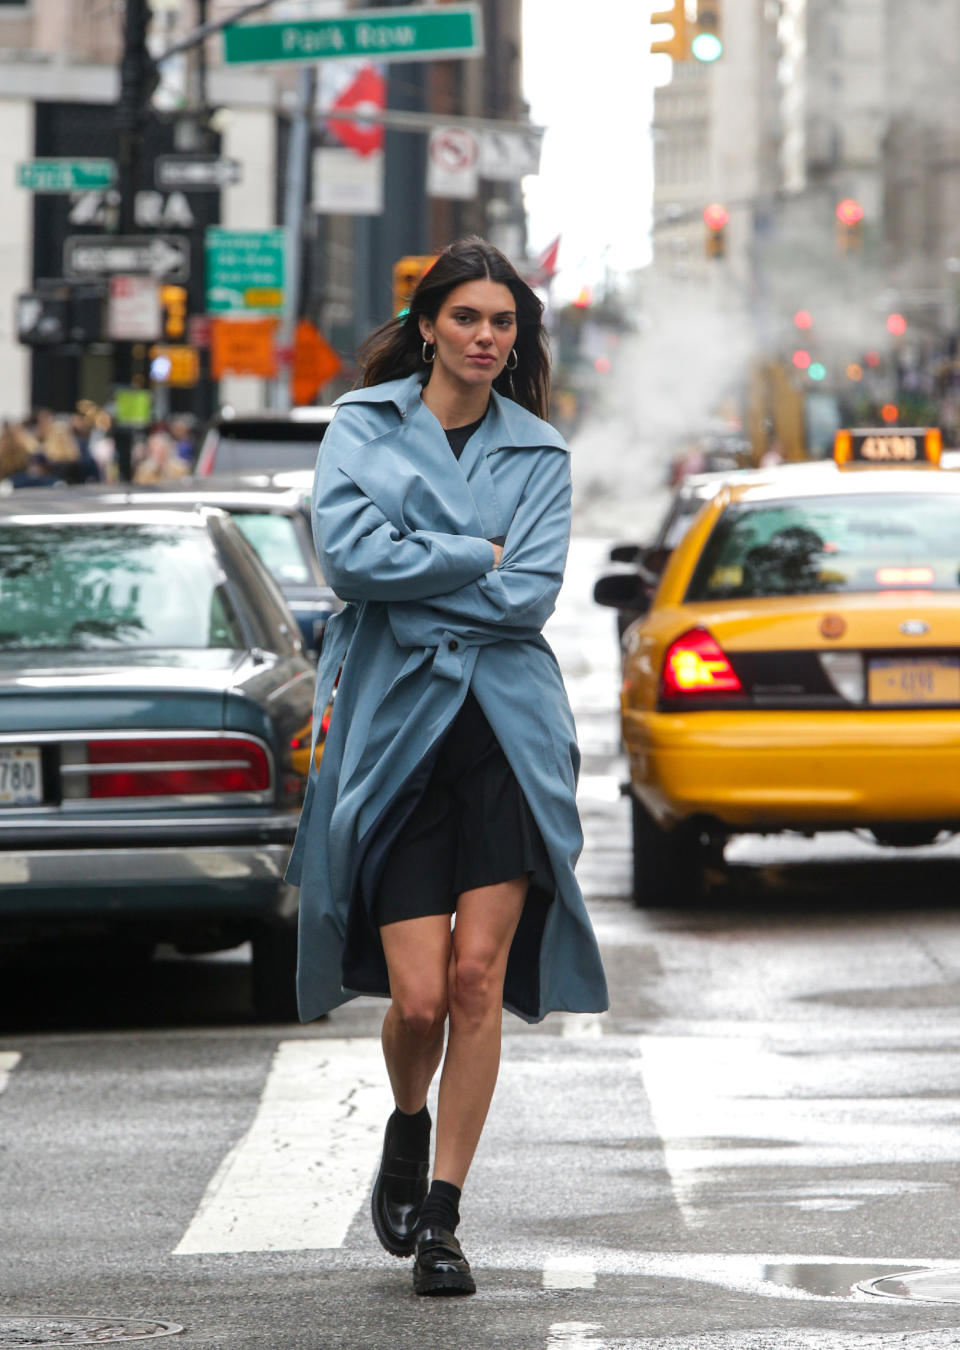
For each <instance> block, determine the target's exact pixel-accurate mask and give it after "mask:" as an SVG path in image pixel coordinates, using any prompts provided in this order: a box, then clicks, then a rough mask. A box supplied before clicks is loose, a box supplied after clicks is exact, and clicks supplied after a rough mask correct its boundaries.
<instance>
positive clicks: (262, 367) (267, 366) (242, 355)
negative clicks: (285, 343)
mask: <svg viewBox="0 0 960 1350" xmlns="http://www.w3.org/2000/svg"><path fill="white" fill-rule="evenodd" d="M276 328H277V321H276V319H214V320H213V322H212V323H211V325H210V373H211V375H212V376H213V378H214V379H215V380H219V379H222V378H223V376H224V375H259V376H261V377H262V378H263V379H272V378H273V377H274V376H275V375H276V373H277V356H276V352H275V350H274V346H273V337H274V333H275V332H276Z"/></svg>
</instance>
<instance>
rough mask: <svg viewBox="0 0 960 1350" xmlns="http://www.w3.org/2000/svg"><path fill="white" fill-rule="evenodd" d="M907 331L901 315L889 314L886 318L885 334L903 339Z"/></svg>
mask: <svg viewBox="0 0 960 1350" xmlns="http://www.w3.org/2000/svg"><path fill="white" fill-rule="evenodd" d="M906 331H907V321H906V319H905V318H904V317H903V315H902V314H890V315H888V316H887V332H888V333H890V334H892V336H893V337H903V335H904V333H905V332H906Z"/></svg>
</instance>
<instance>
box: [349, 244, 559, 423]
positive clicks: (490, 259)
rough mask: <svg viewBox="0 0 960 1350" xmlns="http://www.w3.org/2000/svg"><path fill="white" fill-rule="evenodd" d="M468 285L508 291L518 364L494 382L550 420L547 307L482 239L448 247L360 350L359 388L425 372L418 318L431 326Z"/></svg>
mask: <svg viewBox="0 0 960 1350" xmlns="http://www.w3.org/2000/svg"><path fill="white" fill-rule="evenodd" d="M467 281H496V282H499V283H500V284H502V285H504V286H507V287H509V289H510V292H511V294H512V295H513V299H514V303H515V304H516V307H517V340H516V342H515V343H514V349H515V351H516V353H517V365H516V368H515V369H514V370H502V371H501V372H500V374H499V375H498V376H497V378H496V379H495V380H494V382H493V387H494V389H496V391H497V393H498V394H504V395H505V396H506V397H507V398H512V399H514V400H515V402H517V403H519V404H520V405H521V407H524V408H526V409H528V411H529V412H532V413H535V414H536V415H537V416H538V417H544V418H545V417H546V416H547V412H548V408H549V402H550V353H549V347H548V344H547V334H546V330H545V329H544V326H543V305H542V304H541V303H540V301H539V300H538V299H537V297H536V295H535V294H534V292H533V291H532V290H531V289H530V287H529V286H528V285H527V283H526V282H525V281H524V279H523V277H521V275H520V273H519V272H518V271H517V269H516V268H515V267H514V265H513V263H512V262H511V261H510V260H509V258H507V257H505V256H504V255H503V254H502V253H501V252H500V250H499V249H497V248H494V247H493V245H492V244H488V243H487V241H486V240H485V239H481V238H480V237H479V236H478V235H471V236H470V237H469V238H466V239H457V240H456V241H455V242H454V243H452V244H448V246H447V247H446V248H445V249H444V250H443V252H442V253H441V254H440V255H439V256H438V258H437V261H436V262H435V263H434V264H433V266H432V267H431V268H430V270H429V272H426V273H425V274H424V275H423V276H422V277H421V278H420V281H419V282H418V284H417V288H416V290H415V291H414V292H413V295H412V296H411V297H410V308H409V309H408V310H407V312H406V314H398V315H396V317H394V318H392V319H389V320H388V321H387V322H386V323H385V324H381V326H380V327H379V328H378V329H377V330H376V331H375V332H373V333H371V334H370V336H369V337H368V338H367V340H366V342H364V344H363V346H362V347H361V348H360V352H359V360H360V384H361V385H362V386H363V385H369V384H382V383H383V382H384V381H385V380H399V379H402V378H403V377H404V376H406V375H415V374H417V373H418V372H421V373H426V372H427V371H428V369H429V367H427V366H425V365H424V362H423V357H422V355H421V349H422V345H423V338H422V336H421V334H420V318H421V316H422V317H424V318H427V319H429V320H430V321H431V323H432V322H433V321H434V320H435V319H436V317H437V314H438V313H439V311H440V307H441V305H442V304H443V302H444V300H446V298H447V296H448V295H449V294H450V292H451V291H452V290H453V289H454V288H455V287H456V286H462V285H463V284H464V282H467Z"/></svg>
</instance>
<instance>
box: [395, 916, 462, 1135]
mask: <svg viewBox="0 0 960 1350" xmlns="http://www.w3.org/2000/svg"><path fill="white" fill-rule="evenodd" d="M380 938H381V940H382V942H383V951H384V955H385V956H386V958H387V971H388V972H389V975H390V998H391V1003H390V1007H389V1008H388V1009H387V1014H386V1016H385V1017H384V1019H383V1030H382V1032H381V1036H380V1039H381V1042H382V1044H383V1057H384V1059H385V1060H386V1064H387V1073H388V1075H389V1077H390V1086H391V1087H392V1088H393V1097H394V1101H395V1102H396V1104H397V1106H398V1107H399V1108H400V1110H401V1111H405V1112H406V1113H407V1114H409V1115H412V1114H413V1113H414V1112H416V1111H419V1110H420V1108H421V1107H422V1106H423V1105H424V1103H425V1102H426V1100H427V1089H428V1088H429V1086H430V1084H431V1082H432V1081H433V1075H434V1074H435V1073H436V1071H437V1066H438V1065H439V1063H440V1057H441V1055H442V1054H443V1029H444V1023H445V1022H446V1018H447V971H448V967H449V965H450V951H451V935H450V916H449V915H448V914H431V915H429V916H427V917H426V918H422V919H401V920H400V921H399V922H398V923H388V924H384V926H383V927H382V928H381V929H380Z"/></svg>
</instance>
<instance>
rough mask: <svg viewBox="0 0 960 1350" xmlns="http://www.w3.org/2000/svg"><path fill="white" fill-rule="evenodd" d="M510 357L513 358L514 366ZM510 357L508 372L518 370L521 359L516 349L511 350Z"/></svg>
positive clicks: (508, 359)
mask: <svg viewBox="0 0 960 1350" xmlns="http://www.w3.org/2000/svg"><path fill="white" fill-rule="evenodd" d="M510 356H512V357H513V365H511V364H510ZM510 356H508V357H507V370H516V368H517V366H518V365H519V364H520V358H519V356H518V355H517V349H516V347H511V348H510Z"/></svg>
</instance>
